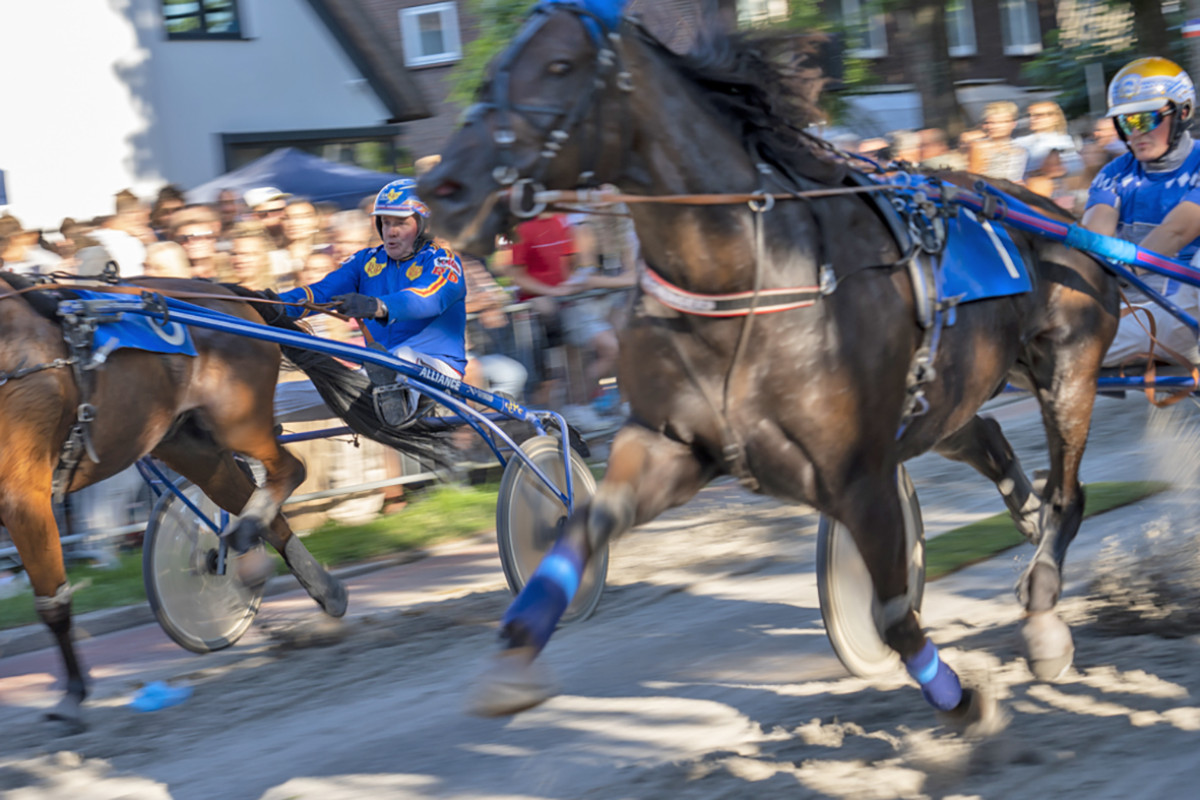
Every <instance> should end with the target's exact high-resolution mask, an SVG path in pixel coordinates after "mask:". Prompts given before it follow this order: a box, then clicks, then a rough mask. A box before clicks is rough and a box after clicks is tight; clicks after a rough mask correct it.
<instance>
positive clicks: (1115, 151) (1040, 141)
mask: <svg viewBox="0 0 1200 800" xmlns="http://www.w3.org/2000/svg"><path fill="white" fill-rule="evenodd" d="M1072 130H1074V133H1072ZM834 143H835V144H837V145H839V146H840V147H841V148H842V149H843V150H845V151H847V152H850V153H854V154H857V155H862V156H866V157H868V158H870V159H872V160H875V161H878V162H888V161H892V160H901V161H906V162H908V163H911V164H914V165H916V166H919V167H922V168H926V169H949V170H967V171H970V172H973V173H976V174H978V175H985V176H987V177H990V178H1000V179H1004V180H1009V181H1012V182H1013V183H1017V184H1020V185H1022V186H1025V187H1026V188H1028V189H1030V190H1031V191H1034V192H1036V193H1038V194H1040V195H1043V196H1045V197H1049V198H1050V199H1052V200H1054V202H1056V203H1057V204H1058V205H1060V206H1061V207H1063V208H1065V209H1067V210H1068V211H1071V212H1073V213H1075V214H1081V213H1082V212H1083V205H1084V202H1085V201H1086V199H1087V189H1088V186H1090V185H1091V181H1092V178H1093V177H1095V175H1096V173H1097V172H1099V171H1100V169H1101V168H1102V167H1103V166H1104V165H1105V164H1107V163H1108V162H1109V161H1111V160H1113V159H1114V158H1116V157H1117V156H1119V155H1122V154H1123V153H1125V145H1124V144H1123V143H1122V142H1121V140H1120V139H1119V138H1118V136H1117V132H1116V129H1115V128H1114V127H1113V124H1112V120H1111V119H1109V118H1107V117H1100V118H1098V119H1092V120H1089V119H1081V120H1077V121H1075V123H1074V124H1073V125H1072V124H1069V123H1068V121H1067V118H1066V115H1065V114H1064V113H1063V110H1062V109H1061V108H1060V107H1059V106H1058V104H1057V103H1055V102H1053V101H1036V102H1033V103H1030V104H1029V106H1028V107H1027V108H1026V109H1025V111H1024V113H1022V111H1021V110H1020V108H1019V107H1018V106H1017V104H1016V103H1013V102H1009V101H997V102H993V103H989V104H987V105H986V106H985V107H984V109H983V113H982V115H981V119H980V124H979V127H977V128H972V129H969V130H966V131H964V132H963V133H962V135H961V136H959V137H958V140H957V141H956V142H951V140H950V138H949V137H948V136H947V135H946V133H945V131H943V130H941V129H938V128H926V129H924V130H920V131H907V130H898V131H893V132H891V133H889V134H887V135H886V136H883V137H877V138H869V139H860V138H858V137H855V136H852V135H844V136H841V137H839V138H837V139H835V142H834Z"/></svg>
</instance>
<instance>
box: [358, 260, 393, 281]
mask: <svg viewBox="0 0 1200 800" xmlns="http://www.w3.org/2000/svg"><path fill="white" fill-rule="evenodd" d="M386 266H387V263H386V262H383V261H380V260H379V259H378V258H372V259H371V260H370V261H368V262H367V263H366V264H364V265H363V269H364V270H365V271H366V273H367V277H368V278H374V277H375V276H376V275H378V274H379V273H381V272H383V268H384V267H386Z"/></svg>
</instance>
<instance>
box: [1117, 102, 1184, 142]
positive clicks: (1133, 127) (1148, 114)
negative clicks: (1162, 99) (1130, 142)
mask: <svg viewBox="0 0 1200 800" xmlns="http://www.w3.org/2000/svg"><path fill="white" fill-rule="evenodd" d="M1174 113H1175V112H1174V111H1173V110H1171V109H1168V110H1166V111H1138V112H1135V113H1133V114H1118V115H1117V116H1115V117H1113V119H1114V121H1116V123H1117V127H1118V128H1120V129H1121V133H1123V134H1125V135H1126V136H1132V135H1133V134H1135V133H1149V132H1150V131H1152V130H1154V129H1155V128H1157V127H1158V126H1159V125H1162V124H1163V120H1165V119H1166V118H1167V117H1169V116H1171V115H1172V114H1174Z"/></svg>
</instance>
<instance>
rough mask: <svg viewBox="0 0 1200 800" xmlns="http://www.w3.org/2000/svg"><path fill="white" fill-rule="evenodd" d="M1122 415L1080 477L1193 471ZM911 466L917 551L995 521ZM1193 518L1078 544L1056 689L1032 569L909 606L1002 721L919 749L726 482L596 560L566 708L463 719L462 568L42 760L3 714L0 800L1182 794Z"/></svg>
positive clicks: (222, 667) (485, 639)
mask: <svg viewBox="0 0 1200 800" xmlns="http://www.w3.org/2000/svg"><path fill="white" fill-rule="evenodd" d="M1144 406H1145V404H1144V402H1142V401H1139V400H1131V401H1128V402H1127V403H1124V404H1116V403H1112V404H1109V405H1107V406H1103V407H1102V408H1101V411H1100V414H1099V415H1098V424H1097V430H1098V434H1097V440H1096V442H1095V443H1094V447H1093V448H1092V450H1091V451H1090V453H1091V454H1090V455H1089V457H1088V460H1087V462H1086V464H1087V466H1086V468H1085V478H1086V479H1088V480H1100V479H1112V478H1115V477H1125V478H1129V477H1142V476H1148V475H1151V474H1163V470H1164V469H1167V468H1165V467H1163V466H1162V463H1163V461H1162V459H1161V458H1160V456H1161V455H1162V454H1163V453H1164V452H1167V453H1168V454H1170V453H1172V452H1175V451H1176V450H1178V449H1180V448H1183V449H1185V450H1188V451H1190V450H1192V449H1193V448H1191V444H1194V442H1195V439H1194V438H1189V437H1190V436H1191V435H1190V434H1184V433H1180V431H1181V430H1185V431H1186V430H1190V428H1186V427H1185V428H1180V427H1179V426H1178V425H1176V424H1175V423H1174V422H1173V423H1172V424H1171V426H1167V427H1166V428H1165V429H1167V430H1170V431H1172V434H1171V435H1170V436H1167V437H1165V438H1156V439H1153V440H1151V442H1149V443H1147V442H1146V441H1144V440H1143V439H1142V436H1141V434H1142V433H1143V432H1144V431H1145V430H1146V422H1145V416H1146V415H1145V414H1144V411H1143V409H1144ZM1174 414H1175V415H1176V417H1177V418H1178V419H1177V420H1176V422H1179V421H1181V420H1182V419H1183V418H1184V417H1190V416H1191V415H1190V414H1189V412H1187V411H1186V410H1177V411H1176V412H1174ZM998 415H999V416H1001V417H1002V419H1003V418H1005V416H1006V415H1007V421H1005V424H1006V427H1007V428H1008V429H1009V430H1010V431H1011V432H1012V436H1013V439H1014V440H1015V441H1016V443H1017V445H1018V448H1019V449H1020V450H1021V451H1022V452H1023V453H1026V452H1028V453H1029V456H1028V457H1027V462H1026V467H1027V468H1029V469H1032V468H1034V467H1037V466H1041V465H1042V462H1044V458H1042V459H1041V461H1039V460H1038V457H1037V455H1036V448H1037V446H1038V445H1037V440H1038V432H1037V424H1036V420H1035V419H1033V420H1032V421H1031V417H1030V416H1029V414H1028V413H1027V409H1015V410H1010V411H1003V410H1002V411H1000V412H998ZM1156 426H1157V427H1156ZM1150 428H1151V432H1152V433H1153V432H1158V431H1161V430H1164V427H1163V426H1162V425H1161V424H1160V423H1159V422H1155V421H1154V420H1152V421H1151V424H1150ZM1168 461H1169V459H1168ZM912 467H913V472H914V475H916V476H917V485H918V492H919V494H920V495H921V498H922V502H923V505H924V506H925V514H926V517H927V519H928V520H930V527H931V530H932V531H933V532H935V533H936V529H937V528H938V527H939V526H942V527H945V526H947V525H948V524H949V523H948V520H954V521H957V519H958V516H960V515H962V514H964V513H965V512H964V511H963V509H968V510H969V511H970V513H975V514H978V513H983V512H984V511H986V512H994V511H996V510H998V508H999V507H1000V506H999V500H998V498H997V497H996V496H995V495H994V493H993V491H992V490H991V489H990V488H989V487H986V486H984V485H983V484H982V481H981V479H978V478H976V477H974V476H972V475H971V474H970V473H967V472H965V471H964V469H963V468H961V467H958V466H956V465H949V464H947V463H946V462H942V461H940V460H928V461H927V460H925V459H919V460H918V461H917V462H914V464H913V465H912ZM1167 471H1168V472H1170V471H1171V470H1169V469H1167ZM1174 472H1175V474H1173V475H1168V477H1175V478H1177V479H1181V476H1182V475H1183V472H1182V471H1180V470H1175V471H1174ZM989 497H990V498H991V499H990V500H988V499H986V498H989ZM1196 508H1197V506H1196V505H1195V504H1194V503H1193V502H1192V501H1191V493H1190V492H1188V491H1183V492H1179V493H1173V494H1171V495H1166V496H1160V497H1159V498H1156V499H1154V500H1151V501H1148V502H1145V503H1142V504H1140V505H1138V506H1136V507H1130V508H1127V509H1123V510H1120V511H1116V512H1112V513H1110V514H1107V515H1104V516H1102V517H1098V518H1095V519H1093V520H1089V521H1086V522H1085V523H1084V527H1083V529H1082V532H1081V534H1080V540H1079V541H1078V542H1077V543H1076V546H1075V547H1074V548H1073V549H1072V552H1071V556H1070V561H1069V569H1068V578H1069V581H1070V583H1069V586H1070V589H1069V592H1068V596H1067V598H1066V599H1065V600H1064V602H1063V605H1062V608H1063V610H1064V615H1065V616H1066V617H1067V618H1068V620H1069V621H1070V622H1071V623H1072V625H1073V628H1074V631H1075V637H1076V648H1077V655H1076V669H1075V670H1074V671H1073V672H1072V673H1071V674H1070V675H1068V676H1067V677H1066V678H1065V679H1064V680H1063V681H1061V682H1059V683H1056V684H1053V685H1049V684H1039V683H1036V682H1034V681H1033V680H1032V678H1031V676H1030V675H1029V673H1028V671H1027V670H1026V668H1025V666H1024V664H1023V662H1022V661H1021V660H1020V659H1019V657H1018V654H1017V652H1016V644H1015V630H1016V624H1017V621H1018V620H1019V616H1020V614H1019V609H1018V607H1017V604H1016V601H1015V599H1014V598H1013V596H1012V592H1011V587H1012V584H1013V582H1014V581H1015V580H1016V577H1017V576H1018V574H1019V572H1020V569H1021V564H1022V561H1021V560H1019V559H1021V558H1027V557H1028V555H1029V553H1030V550H1029V549H1024V550H1020V551H1013V552H1012V553H1010V554H1006V555H1004V556H1001V557H998V558H996V559H993V560H991V561H989V562H986V563H984V564H980V565H977V566H975V567H972V568H969V569H967V570H965V571H963V572H961V573H958V574H957V575H954V576H951V577H949V578H946V579H944V580H941V581H937V582H935V583H932V584H930V585H929V587H928V588H927V591H926V597H925V606H924V614H923V621H924V622H925V623H926V625H927V627H928V628H929V630H930V632H931V635H932V636H933V638H934V640H935V641H937V642H938V643H939V645H940V646H941V647H942V652H943V655H944V657H945V658H946V659H947V660H948V661H949V662H950V663H952V664H953V665H954V666H955V667H956V668H958V669H959V671H960V674H962V675H963V676H964V677H965V678H966V679H967V680H968V681H972V682H974V683H976V684H977V685H979V684H985V685H986V686H987V687H988V689H989V691H991V692H992V693H993V694H994V695H995V696H996V697H997V698H998V699H999V700H1000V703H1001V708H1002V711H1003V715H1004V718H1005V724H1004V725H1003V726H1001V727H1000V729H999V730H997V731H995V732H993V733H992V735H991V736H990V737H987V738H983V739H978V740H968V739H964V738H963V737H960V736H956V735H954V734H952V733H950V732H949V731H947V730H945V729H944V728H941V727H939V726H938V724H937V722H936V720H935V718H934V717H933V714H932V713H931V712H930V711H929V710H928V708H927V707H926V706H925V705H924V703H923V701H922V700H921V699H920V696H919V694H918V692H917V691H916V689H915V688H914V687H913V685H912V684H911V683H910V682H909V681H907V679H906V678H905V677H904V676H903V675H902V674H900V675H897V676H896V677H895V678H894V679H892V680H884V681H879V682H876V683H874V684H868V683H866V682H864V681H861V680H857V679H854V678H850V677H847V676H846V673H845V671H844V670H843V669H842V667H841V665H840V664H839V663H838V661H837V660H836V658H835V657H834V656H833V654H832V651H831V650H830V648H829V646H828V644H827V642H826V640H825V637H824V632H823V629H822V625H821V620H820V613H819V610H818V607H817V596H816V588H815V580H814V578H813V557H814V552H815V540H816V523H817V519H816V517H815V515H813V514H812V513H811V511H810V510H809V509H805V508H802V507H792V506H783V505H780V504H778V503H775V502H774V501H771V500H767V499H764V498H758V497H753V496H750V495H747V494H745V493H743V492H742V491H741V490H740V489H738V488H737V487H736V486H735V485H733V484H728V483H725V484H720V485H715V486H713V487H710V488H709V489H707V490H706V491H705V492H704V493H703V494H702V495H701V497H700V498H698V500H697V501H696V502H694V503H692V504H690V505H688V506H685V507H684V508H682V509H678V510H676V511H674V512H671V513H670V514H668V515H665V516H664V517H662V518H661V519H660V520H658V521H656V522H655V523H652V524H651V525H649V526H646V528H644V529H641V530H639V531H638V532H636V533H634V534H632V535H631V536H630V537H628V538H627V539H626V540H624V541H623V542H621V543H620V544H619V546H618V547H617V548H616V550H615V552H614V556H613V561H612V566H611V570H610V586H611V588H610V590H609V591H608V592H607V593H606V595H605V598H604V601H603V602H602V604H601V606H600V610H599V611H598V613H597V614H596V616H595V617H594V618H593V619H591V620H589V621H588V622H586V623H584V624H581V625H575V626H571V627H569V628H567V629H564V630H563V631H560V633H559V634H558V635H557V636H556V638H555V640H554V641H553V642H552V643H551V645H550V647H549V648H548V650H547V651H546V653H545V656H544V658H545V661H546V662H547V663H548V664H549V665H551V666H552V667H553V668H554V669H555V671H556V673H557V674H558V676H559V678H560V680H561V682H562V689H563V693H562V694H561V695H560V696H559V697H558V698H556V699H554V700H552V701H550V702H549V703H547V704H546V705H544V706H543V707H542V708H540V709H537V710H534V711H532V712H528V713H526V714H524V715H521V716H519V717H517V718H514V719H510V720H480V719H475V718H472V717H469V716H467V715H465V714H464V713H463V711H462V698H463V694H464V692H465V691H466V689H467V688H468V687H469V686H470V684H471V681H472V679H473V677H474V675H476V674H477V672H478V671H479V669H480V668H481V666H482V663H483V657H484V656H485V655H486V654H488V653H490V651H491V648H492V646H493V642H494V636H495V620H496V619H497V618H498V617H499V615H500V614H501V613H502V612H503V609H504V607H505V605H506V602H507V600H508V595H507V593H506V591H505V590H504V587H503V577H502V576H501V574H500V572H499V569H498V568H497V567H496V566H495V564H494V561H495V559H494V557H493V556H491V555H490V554H481V555H480V559H479V565H478V569H479V570H480V572H479V575H478V576H477V577H478V579H477V580H476V581H474V582H473V583H471V584H470V585H469V586H467V587H466V588H461V587H460V588H459V589H454V588H450V587H448V588H447V589H446V590H445V591H444V592H442V593H440V594H438V595H436V596H431V597H430V598H429V601H428V602H426V603H423V604H420V605H414V606H408V607H405V608H398V609H395V610H391V611H386V612H379V613H375V614H372V615H369V616H365V617H359V618H356V619H354V620H352V621H350V622H348V623H346V624H344V625H342V626H340V627H338V628H337V629H336V630H335V631H334V632H333V633H332V634H331V635H330V636H328V637H327V639H326V641H324V642H312V641H307V640H308V639H310V638H311V637H307V636H305V635H303V632H304V631H305V630H308V629H309V628H308V627H307V626H306V625H304V626H289V625H286V624H277V625H276V627H275V629H274V630H273V631H272V635H271V636H270V637H265V638H260V639H259V640H257V641H256V642H254V643H249V644H247V645H245V646H239V647H237V648H234V649H233V650H232V651H226V652H225V653H222V654H217V655H214V656H208V657H204V658H202V659H199V660H194V661H189V662H187V663H188V665H189V666H188V667H186V668H177V669H175V671H174V673H173V674H172V675H165V676H164V675H156V676H155V677H175V678H179V679H186V680H188V681H189V682H191V683H192V684H193V685H194V686H195V694H194V696H193V697H192V698H191V699H190V700H188V701H187V702H186V703H185V704H183V705H181V706H177V707H174V708H170V709H166V710H163V711H160V712H156V713H153V714H136V713H134V712H132V711H131V710H129V709H128V708H126V707H124V704H125V703H127V702H128V700H129V698H130V691H131V690H132V688H133V686H134V684H135V683H136V681H137V680H138V679H139V677H143V678H144V677H145V675H144V674H143V673H140V672H139V671H138V667H137V662H136V656H135V655H133V654H131V656H130V665H129V668H128V670H127V672H126V673H125V674H123V675H119V674H114V675H110V676H109V677H107V678H106V679H105V681H104V682H103V685H102V686H98V687H97V689H98V692H97V696H98V699H97V701H96V702H94V703H92V704H90V707H89V721H90V728H89V730H88V731H87V732H85V733H82V734H77V735H72V736H65V737H55V736H54V729H53V728H52V727H51V726H50V725H48V724H47V723H43V722H41V721H40V720H39V709H38V708H37V707H36V703H9V702H6V703H5V705H4V706H3V707H2V708H0V725H2V729H3V731H4V733H3V735H2V737H0V797H3V798H14V799H17V798H19V799H20V800H27V799H31V798H38V799H39V800H40V799H41V798H60V797H61V798H72V799H75V798H78V799H79V800H93V799H98V798H123V797H130V798H166V797H171V798H179V799H181V800H182V799H184V798H212V797H231V798H241V797H245V798H260V797H261V798H270V799H271V800H283V799H284V798H360V797H364V798H365V797H371V798H375V797H381V798H604V800H613V799H615V798H668V797H669V798H696V799H697V800H715V799H716V798H740V797H789V798H809V797H812V798H921V797H928V798H946V800H950V799H951V798H987V799H988V800H1002V799H1005V798H1016V797H1021V796H1024V795H1028V794H1032V793H1035V792H1036V793H1040V794H1046V795H1047V796H1051V797H1067V798H1076V797H1078V798H1085V797H1086V798H1090V799H1092V800H1095V799H1096V798H1118V797H1120V798H1128V797H1139V798H1140V797H1164V798H1183V797H1195V796H1197V794H1196V792H1197V788H1196V787H1197V786H1198V785H1200V668H1198V666H1197V665H1198V664H1200V624H1197V622H1196V620H1195V615H1190V616H1189V601H1190V600H1195V599H1197V595H1196V594H1193V593H1192V589H1191V588H1190V587H1192V586H1194V585H1197V584H1193V583H1191V581H1192V580H1193V578H1194V577H1195V572H1197V571H1200V570H1197V569H1196V566H1195V560H1196V551H1197V548H1196V547H1195V546H1194V545H1195V542H1196V536H1195V532H1196V531H1197V530H1198V529H1200V523H1197V522H1195V521H1194V520H1195V511H1196ZM968 516H969V514H968ZM1134 578H1136V580H1134ZM1164 587H1166V588H1164ZM1160 589H1161V590H1162V591H1161V592H1160V594H1159V596H1157V597H1156V598H1153V597H1151V595H1150V594H1148V593H1149V592H1151V591H1154V590H1160ZM1168 591H1173V592H1175V595H1174V596H1172V597H1167V596H1166V594H1164V592H1168ZM1148 598H1149V599H1148ZM352 602H353V596H352ZM1169 603H1174V606H1169V605H1168V604H1169ZM1193 607H1194V606H1193ZM303 619H304V620H306V621H307V620H312V619H316V615H315V612H314V613H313V614H312V615H310V616H306V617H303ZM268 622H269V620H268ZM306 645H311V646H306Z"/></svg>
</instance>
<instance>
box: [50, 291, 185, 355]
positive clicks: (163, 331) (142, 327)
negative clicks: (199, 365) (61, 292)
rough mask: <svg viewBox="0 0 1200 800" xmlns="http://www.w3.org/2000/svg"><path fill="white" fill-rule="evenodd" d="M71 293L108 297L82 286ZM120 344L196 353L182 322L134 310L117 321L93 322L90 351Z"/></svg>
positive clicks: (111, 348) (153, 350)
mask: <svg viewBox="0 0 1200 800" xmlns="http://www.w3.org/2000/svg"><path fill="white" fill-rule="evenodd" d="M72 294H74V295H75V296H76V298H77V299H79V300H108V299H111V297H112V295H111V294H109V293H107V292H89V291H85V290H83V289H75V290H73V292H72ZM123 347H125V348H130V349H133V350H146V351H148V352H151V353H179V354H181V355H185V356H194V355H196V345H195V344H194V343H193V342H192V335H191V333H190V332H189V331H188V329H187V328H185V327H184V326H183V325H180V324H179V323H177V322H171V321H170V320H169V319H168V320H167V321H166V322H159V321H158V320H157V319H155V318H154V317H143V316H139V315H137V314H126V315H124V316H122V317H121V319H120V321H119V322H101V323H100V324H99V325H97V326H96V333H95V337H94V338H93V340H92V350H93V352H96V353H104V354H106V355H107V354H108V353H111V352H112V351H114V350H118V349H120V348H123Z"/></svg>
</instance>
